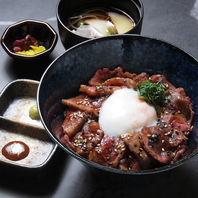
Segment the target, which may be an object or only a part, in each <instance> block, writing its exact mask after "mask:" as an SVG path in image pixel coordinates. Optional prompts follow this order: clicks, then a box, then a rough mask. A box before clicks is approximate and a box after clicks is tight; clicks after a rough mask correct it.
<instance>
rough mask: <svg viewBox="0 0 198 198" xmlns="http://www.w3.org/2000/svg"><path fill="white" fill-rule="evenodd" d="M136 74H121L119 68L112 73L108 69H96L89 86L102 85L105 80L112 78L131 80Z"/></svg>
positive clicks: (121, 71)
mask: <svg viewBox="0 0 198 198" xmlns="http://www.w3.org/2000/svg"><path fill="white" fill-rule="evenodd" d="M135 76H136V74H132V73H129V72H123V70H122V68H121V67H117V68H116V69H114V70H113V71H111V70H110V69H108V68H103V69H98V70H97V71H96V73H95V74H94V76H93V77H92V78H91V79H90V80H89V82H88V84H89V85H94V86H97V85H100V84H102V83H104V82H105V81H106V80H107V79H110V78H114V77H124V78H131V79H133V78H134V77H135Z"/></svg>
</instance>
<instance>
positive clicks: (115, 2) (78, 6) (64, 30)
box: [56, 0, 144, 49]
mask: <svg viewBox="0 0 198 198" xmlns="http://www.w3.org/2000/svg"><path fill="white" fill-rule="evenodd" d="M94 7H107V8H114V9H116V10H118V11H121V12H123V13H125V14H127V15H128V16H129V17H131V18H132V19H133V20H134V22H135V24H136V25H135V27H134V28H132V29H131V30H129V31H128V32H126V33H128V34H140V33H141V29H142V22H143V16H144V8H143V4H142V2H141V0H122V1H120V0H69V1H64V0H60V1H59V3H58V6H57V10H56V17H57V23H58V29H59V35H60V38H61V42H62V44H63V46H64V47H65V48H66V49H68V48H70V47H72V46H74V45H76V44H78V43H80V42H83V41H85V40H88V39H90V38H87V37H84V36H80V35H77V34H76V33H74V32H73V31H72V30H71V29H69V28H68V18H69V17H71V16H72V15H73V13H75V12H77V13H78V12H79V11H81V10H82V9H84V8H94Z"/></svg>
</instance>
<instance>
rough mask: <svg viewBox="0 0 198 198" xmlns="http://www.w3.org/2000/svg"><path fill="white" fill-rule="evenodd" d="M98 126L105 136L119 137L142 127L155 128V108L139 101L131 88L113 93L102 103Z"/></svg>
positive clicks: (135, 92)
mask: <svg viewBox="0 0 198 198" xmlns="http://www.w3.org/2000/svg"><path fill="white" fill-rule="evenodd" d="M99 124H100V127H101V129H102V130H103V131H104V133H105V134H106V135H110V136H116V137H118V136H120V135H122V134H124V133H128V132H134V131H140V130H141V129H142V127H150V126H155V125H156V124H157V113H156V111H155V108H154V107H152V106H150V105H149V104H148V103H146V102H145V101H142V100H139V97H138V92H137V91H135V90H133V89H131V88H123V89H120V90H117V91H115V92H114V93H113V94H112V95H111V96H109V98H107V100H106V101H105V102H104V103H103V105H102V107H101V109H100V114H99Z"/></svg>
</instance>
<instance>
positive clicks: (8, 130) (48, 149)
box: [0, 79, 57, 168]
mask: <svg viewBox="0 0 198 198" xmlns="http://www.w3.org/2000/svg"><path fill="white" fill-rule="evenodd" d="M38 83H39V82H38V81H34V80H27V79H19V80H15V81H12V82H10V83H9V84H8V85H7V86H6V87H5V88H4V89H3V90H2V92H1V94H0V104H1V105H0V139H1V141H0V163H4V164H10V165H13V166H21V167H26V168H39V167H43V166H44V165H45V164H46V163H47V162H48V161H49V160H50V159H51V157H52V156H53V154H54V153H55V151H56V149H57V144H55V143H54V142H53V141H52V140H51V138H50V137H49V136H48V134H47V133H46V132H45V129H44V128H43V126H42V123H41V121H40V120H33V119H31V118H30V116H29V109H30V107H31V106H33V105H36V92H37V87H38ZM13 141H21V142H24V143H25V144H26V145H27V146H28V147H29V154H28V156H27V157H25V158H24V159H21V160H17V161H13V160H9V159H7V158H6V157H5V156H4V155H3V154H2V148H3V147H4V146H5V145H6V144H8V143H9V142H13Z"/></svg>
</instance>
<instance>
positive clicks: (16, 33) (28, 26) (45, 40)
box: [1, 20, 58, 60]
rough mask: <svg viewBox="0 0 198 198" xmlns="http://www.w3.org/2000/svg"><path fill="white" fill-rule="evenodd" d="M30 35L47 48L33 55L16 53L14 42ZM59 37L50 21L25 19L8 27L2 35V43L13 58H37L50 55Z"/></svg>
mask: <svg viewBox="0 0 198 198" xmlns="http://www.w3.org/2000/svg"><path fill="white" fill-rule="evenodd" d="M28 35H29V36H31V37H33V38H34V39H36V41H37V42H39V44H38V46H44V47H45V50H44V51H41V52H40V53H33V54H32V55H27V54H19V53H16V52H15V51H14V46H13V44H14V42H15V41H19V40H23V39H25V38H27V36H28ZM57 39H58V36H57V33H56V31H55V30H54V29H53V28H52V27H51V26H50V25H49V24H48V23H46V22H43V21H36V20H23V21H19V22H17V23H14V24H12V25H10V26H8V27H7V28H6V30H5V31H4V33H3V35H2V37H1V45H2V47H3V48H4V50H5V51H6V53H7V54H8V55H9V56H11V57H12V58H18V59H23V60H35V59H38V58H41V57H44V56H46V55H49V54H50V53H51V52H52V51H53V49H54V47H55V46H56V43H57ZM22 45H23V44H22ZM24 45H25V44H24Z"/></svg>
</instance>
